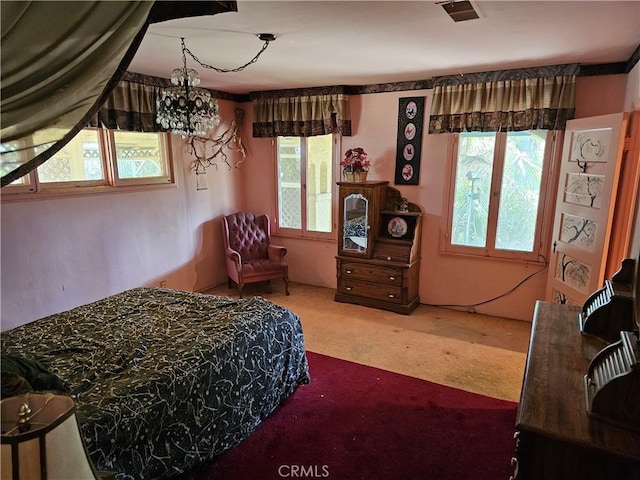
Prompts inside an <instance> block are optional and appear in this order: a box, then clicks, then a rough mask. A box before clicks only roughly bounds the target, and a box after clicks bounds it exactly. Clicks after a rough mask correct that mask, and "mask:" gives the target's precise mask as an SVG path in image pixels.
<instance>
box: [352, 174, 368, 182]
mask: <svg viewBox="0 0 640 480" xmlns="http://www.w3.org/2000/svg"><path fill="white" fill-rule="evenodd" d="M353 177H354V180H355V181H356V182H366V181H367V172H353Z"/></svg>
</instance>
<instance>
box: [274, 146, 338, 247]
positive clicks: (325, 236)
mask: <svg viewBox="0 0 640 480" xmlns="http://www.w3.org/2000/svg"><path fill="white" fill-rule="evenodd" d="M331 135H332V137H331V143H332V147H331V231H330V232H317V231H312V230H308V228H307V204H308V194H307V140H308V138H309V137H298V138H300V157H301V158H300V185H301V195H300V197H301V198H300V208H301V216H302V218H301V224H302V226H301V228H299V229H298V228H288V227H281V226H280V179H279V177H278V172H279V166H280V164H279V162H280V156H279V145H280V143H279V142H280V137H276V138H274V139H273V141H272V147H273V158H274V167H275V168H274V188H275V190H274V191H275V215H274V222H273V223H274V229H273V233H274V235H281V236H285V237H295V238H307V239H314V240H332V241H335V240H336V232H337V230H336V218H337V194H338V189H337V182H338V170H339V168H338V166H337V165H338V164H339V158H340V153H339V152H340V148H341V141H342V138H341V135H340V134H338V133H333V134H331ZM285 136H287V137H293V136H294V135H285Z"/></svg>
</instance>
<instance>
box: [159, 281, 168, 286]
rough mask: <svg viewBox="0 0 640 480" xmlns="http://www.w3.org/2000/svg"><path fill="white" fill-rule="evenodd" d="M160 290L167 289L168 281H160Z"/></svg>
mask: <svg viewBox="0 0 640 480" xmlns="http://www.w3.org/2000/svg"><path fill="white" fill-rule="evenodd" d="M160 288H167V281H166V280H161V281H160Z"/></svg>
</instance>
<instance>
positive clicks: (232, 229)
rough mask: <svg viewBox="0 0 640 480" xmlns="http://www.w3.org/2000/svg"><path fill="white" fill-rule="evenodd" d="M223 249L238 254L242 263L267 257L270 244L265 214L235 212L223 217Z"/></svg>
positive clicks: (269, 229)
mask: <svg viewBox="0 0 640 480" xmlns="http://www.w3.org/2000/svg"><path fill="white" fill-rule="evenodd" d="M224 222H225V226H226V228H225V231H226V234H227V235H226V237H227V238H225V247H230V248H232V249H233V250H235V251H236V252H238V253H239V254H240V256H241V257H242V260H243V261H250V260H259V259H264V258H268V257H269V253H268V245H269V243H271V226H270V223H269V217H268V215H265V214H256V213H251V212H237V213H233V214H231V215H227V216H225V217H224Z"/></svg>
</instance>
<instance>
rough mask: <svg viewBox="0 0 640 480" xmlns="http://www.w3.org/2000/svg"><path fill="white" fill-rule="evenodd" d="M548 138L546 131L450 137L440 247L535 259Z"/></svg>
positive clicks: (545, 178) (539, 246) (536, 255)
mask: <svg viewBox="0 0 640 480" xmlns="http://www.w3.org/2000/svg"><path fill="white" fill-rule="evenodd" d="M550 137H553V135H552V134H550V133H548V132H547V131H546V130H530V131H523V132H507V133H495V132H469V133H460V134H457V135H454V136H453V148H452V155H451V160H450V168H451V170H450V175H451V179H452V186H451V194H450V198H449V208H448V216H447V219H448V224H447V234H446V235H445V242H444V250H445V251H449V252H458V253H467V254H472V255H481V256H489V257H498V258H515V259H523V260H533V261H537V260H538V259H539V255H540V253H541V251H542V250H541V248H542V240H541V239H542V220H543V216H542V212H543V208H544V200H545V194H546V190H547V184H546V182H547V178H549V175H548V173H547V170H548V169H549V167H548V166H549V165H550V164H551V162H550V156H551V152H552V151H553V148H552V146H553V143H554V141H553V139H552V140H549V138H550Z"/></svg>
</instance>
